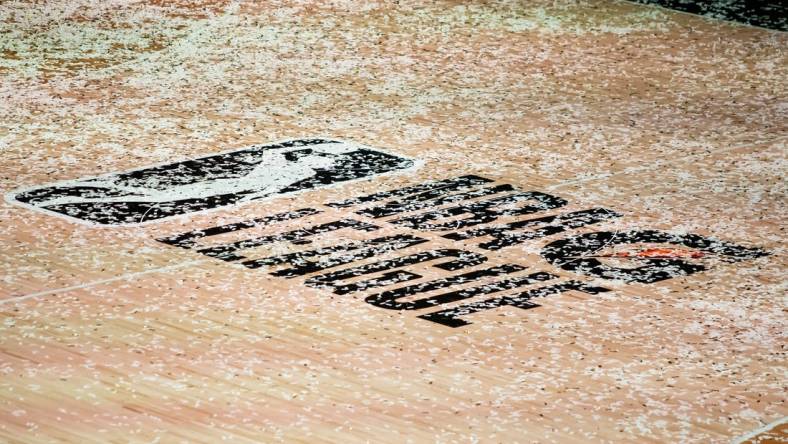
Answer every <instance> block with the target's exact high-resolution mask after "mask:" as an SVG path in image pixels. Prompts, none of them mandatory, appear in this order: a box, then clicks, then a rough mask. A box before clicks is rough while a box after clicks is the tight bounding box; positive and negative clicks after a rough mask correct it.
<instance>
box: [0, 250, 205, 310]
mask: <svg viewBox="0 0 788 444" xmlns="http://www.w3.org/2000/svg"><path fill="white" fill-rule="evenodd" d="M207 262H209V261H208V260H207V259H200V260H194V261H186V262H181V263H179V264H173V265H167V266H164V267H158V268H153V269H150V270H143V271H135V272H132V273H126V274H122V275H120V276H115V277H111V278H107V279H100V280H97V281H91V282H85V283H84V284H78V285H71V286H68V287H60V288H53V289H51V290H44V291H39V292H36V293H29V294H25V295H22V296H16V297H10V298H8V299H3V300H0V305H3V304H10V303H12V302H21V301H24V300H27V299H33V298H37V297H39V296H49V295H52V294H57V293H65V292H69V291H73V290H82V289H85V288H90V287H94V286H96V285H101V284H107V283H110V282H116V281H122V280H126V279H131V278H135V277H137V276H143V275H146V274H152V273H161V272H166V271H170V270H177V269H179V268H184V267H188V266H191V265H198V264H203V263H207Z"/></svg>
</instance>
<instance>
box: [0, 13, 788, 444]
mask: <svg viewBox="0 0 788 444" xmlns="http://www.w3.org/2000/svg"><path fill="white" fill-rule="evenodd" d="M786 44H788V35H787V34H785V33H780V32H776V31H768V30H764V29H757V28H751V27H746V26H741V25H735V24H731V23H723V22H714V21H710V20H706V19H701V18H697V17H692V16H689V15H685V14H676V13H671V12H668V11H665V10H660V9H654V8H651V7H648V6H643V5H635V4H630V3H625V2H607V1H601V0H599V1H597V0H590V1H583V2H572V1H553V0H550V1H535V2H515V1H511V2H462V1H441V2H417V1H400V2H376V1H365V2H350V1H342V0H337V1H332V2H302V1H273V2H231V1H218V0H217V1H178V2H163V1H133V0H112V1H106V2H88V1H82V0H59V1H55V0H52V1H45V2H34V1H13V2H2V3H0V152H2V154H3V156H2V157H1V158H0V192H2V193H3V194H5V193H9V192H12V191H13V190H15V189H18V188H21V187H31V186H35V185H42V184H47V183H51V182H55V181H60V180H71V179H78V178H81V177H87V176H95V175H99V174H103V173H110V172H116V171H124V170H129V169H134V168H141V167H144V166H147V165H151V164H155V163H167V162H176V161H179V160H183V159H188V158H194V157H199V156H206V155H209V154H211V153H216V152H220V151H227V150H231V149H234V148H241V147H244V146H249V145H252V144H258V143H266V142H270V141H277V140H283V139H289V138H300V137H313V136H328V137H333V138H337V139H343V140H351V141H355V142H359V143H363V144H365V145H369V146H371V147H376V148H380V149H384V150H387V151H389V152H392V153H395V154H401V155H403V156H406V157H410V158H416V159H420V160H421V161H423V165H422V166H421V167H420V168H419V169H416V170H413V171H408V172H405V173H402V174H394V175H388V176H385V177H378V178H373V179H371V180H367V181H362V182H355V183H348V184H345V185H341V186H337V187H333V188H326V189H319V190H314V191H310V192H308V193H303V194H298V195H293V196H283V197H278V198H273V199H268V200H260V201H252V202H248V203H244V204H242V205H236V206H231V207H225V208H221V209H219V210H217V211H213V212H210V213H198V214H192V215H188V216H184V217H176V218H173V219H168V220H163V221H161V222H160V223H155V224H150V225H144V226H136V227H135V226H131V227H116V228H112V227H101V228H96V227H87V226H82V225H77V224H74V223H72V222H69V221H67V220H64V219H60V218H58V217H54V216H51V215H47V214H41V213H38V212H34V211H30V210H28V209H25V208H21V207H19V206H15V205H12V204H11V203H8V202H0V220H1V221H2V223H1V224H0V269H1V270H2V272H1V273H0V318H2V323H0V441H3V442H9V443H52V442H73V443H92V442H96V443H99V442H100V443H106V442H118V443H120V442H163V443H170V442H173V443H176V442H201V443H202V442H204V443H216V442H233V443H236V442H237V443H247V442H248V443H253V442H278V441H281V442H310V443H312V442H392V443H393V442H507V443H508V442H528V443H572V442H577V443H586V442H600V443H602V442H606V443H619V442H638V443H648V442H654V443H662V442H687V443H710V442H711V443H728V442H731V441H732V440H734V439H736V438H737V437H741V436H744V435H746V434H747V433H749V432H751V431H753V430H757V429H759V428H761V427H763V426H764V425H766V424H770V423H772V422H774V421H775V420H778V419H780V418H784V417H786V416H788V407H786V405H785V393H786V381H787V379H786V364H785V362H786V361H785V347H786V336H785V325H786V299H785V282H786V273H785V270H786V255H785V229H786V227H785V220H786V216H788V214H786V208H785V201H786V186H785V176H786V157H785V153H786V147H785V143H786V140H788V125H786V122H788V120H787V119H786V110H787V109H788V107H787V106H786V96H785V91H786V90H788V88H786V87H787V86H788V84H787V83H788V81H787V80H786V79H788V76H787V74H788V73H787V72H786V71H787V70H788V68H787V67H788V60H786V55H785V48H786ZM468 174H474V175H479V176H482V177H485V178H489V179H491V180H493V181H494V183H495V184H511V185H513V186H515V187H517V188H518V189H520V190H524V191H531V190H535V191H541V192H545V193H550V194H552V195H555V196H560V197H561V198H564V199H566V200H567V201H568V203H567V205H566V206H565V207H563V208H561V211H562V212H564V211H579V210H583V209H588V208H595V207H603V208H608V209H610V210H613V211H615V212H617V213H620V215H621V217H619V218H616V219H612V220H606V221H602V222H600V223H599V224H597V225H594V226H588V227H582V228H579V229H577V230H574V231H573V233H587V232H591V231H596V230H608V231H625V230H632V229H654V230H665V231H671V232H678V233H697V234H700V235H703V236H709V237H714V238H717V239H722V240H724V241H728V242H732V243H736V244H739V245H742V246H745V247H758V248H762V249H764V250H765V251H768V253H769V255H768V256H764V257H759V258H756V259H752V260H746V261H741V262H736V263H729V262H724V261H718V262H714V263H710V264H709V266H708V269H707V270H705V271H703V272H701V273H696V274H693V275H690V276H683V277H677V278H674V279H670V280H665V281H661V282H657V283H654V284H638V283H630V284H625V283H622V282H605V285H606V286H607V287H608V288H610V289H611V291H609V292H606V293H600V294H597V295H590V294H586V293H582V292H577V291H572V292H566V293H562V294H561V295H558V296H554V297H549V298H542V299H540V300H539V304H540V307H537V308H533V309H528V310H523V309H521V308H517V307H513V306H508V307H499V308H496V309H494V310H487V311H483V312H480V313H475V314H473V315H469V316H468V318H467V319H468V320H470V321H471V322H472V324H471V325H468V326H465V327H462V328H456V329H454V328H448V327H445V326H442V325H439V324H436V323H433V322H429V321H425V320H424V319H420V318H419V317H418V315H419V314H421V312H419V313H414V312H408V311H395V310H387V309H384V308H380V307H376V306H373V305H370V304H368V303H366V302H365V300H364V299H365V297H366V296H368V295H369V294H371V293H373V292H369V291H368V292H360V293H352V294H346V295H338V294H334V293H332V292H330V291H328V290H325V289H317V288H312V287H309V286H308V285H306V280H307V279H308V278H309V276H304V277H296V278H293V279H284V278H280V277H275V276H271V275H270V274H269V273H268V272H267V271H266V270H262V269H258V270H252V269H248V268H246V267H244V266H241V265H239V264H238V263H229V262H224V261H222V260H218V259H215V258H211V257H207V256H205V255H202V254H199V253H198V252H196V251H195V250H188V249H182V248H176V247H173V246H171V245H166V244H164V243H162V242H159V241H157V240H156V239H158V238H162V237H166V236H172V235H175V234H178V233H183V232H186V231H190V230H195V229H204V228H208V227H213V226H216V225H220V224H227V223H233V222H238V221H244V220H249V219H253V218H259V217H264V216H267V215H271V214H275V213H281V212H287V211H292V210H295V209H299V208H307V207H314V208H319V209H320V210H321V213H320V214H316V215H314V216H309V217H306V218H303V219H298V220H292V221H286V222H283V223H281V224H277V225H272V226H265V227H258V228H255V229H254V230H252V231H249V232H244V233H230V234H226V235H223V237H217V238H215V239H206V240H205V242H208V243H211V242H214V243H219V242H231V241H233V240H237V239H239V238H241V237H242V236H245V235H249V233H252V232H254V233H255V234H256V235H258V236H262V235H265V234H272V233H277V232H281V231H284V230H295V229H299V228H302V227H304V226H311V225H314V224H320V223H327V222H331V221H334V220H338V219H341V218H344V217H350V216H352V217H355V218H359V220H364V221H365V222H368V223H379V224H380V225H381V227H382V228H381V229H380V230H379V231H378V232H376V233H375V235H376V236H384V235H394V234H397V233H401V232H403V231H402V230H403V229H400V228H397V227H395V226H394V225H392V224H391V223H389V222H390V221H391V220H393V219H394V218H393V217H389V218H383V219H380V220H377V219H372V218H368V217H366V218H365V217H364V216H359V215H354V213H353V212H352V211H353V209H343V208H330V207H326V206H324V205H323V204H325V203H327V202H335V201H340V200H343V199H346V198H349V197H357V196H362V195H366V194H371V193H376V192H380V191H385V190H391V189H396V188H400V187H406V186H412V185H418V184H421V183H423V182H426V181H430V180H438V179H446V178H452V177H457V176H461V175H468ZM556 212H557V211H552V212H549V214H555V213H556ZM510 220H513V218H510V219H506V221H510ZM408 230H409V229H407V230H405V231H404V232H407V233H409V234H414V235H416V234H418V235H419V236H423V237H424V238H425V239H427V240H428V243H427V244H426V246H425V245H418V246H413V247H409V249H406V250H403V251H405V252H408V253H412V252H418V251H423V250H424V249H427V248H463V249H467V250H468V251H473V252H478V253H484V254H486V255H487V256H488V258H489V260H488V262H486V263H485V264H484V267H491V266H496V265H503V264H509V263H515V264H518V265H522V266H524V267H528V268H527V270H525V272H524V273H536V272H540V271H543V272H548V273H552V274H555V275H556V276H559V278H560V279H576V278H578V276H577V275H576V273H573V272H571V271H567V270H564V269H560V268H558V267H554V266H552V265H550V264H549V263H548V262H546V261H545V260H544V259H543V258H542V257H541V256H540V251H541V249H542V247H543V246H545V245H546V244H548V243H550V242H551V241H554V240H556V239H558V238H560V236H554V237H550V236H548V237H545V238H542V239H537V240H534V241H531V242H526V243H522V244H518V245H515V246H511V247H507V248H504V249H501V250H498V251H496V252H494V253H492V252H488V251H483V250H481V249H479V248H478V245H477V244H478V242H475V241H473V240H465V241H451V240H449V239H446V238H444V237H442V236H441V235H440V233H434V232H432V233H431V232H423V231H418V232H417V231H416V230H410V231H408ZM369 237H370V236H369V235H368V234H365V233H360V232H357V231H353V230H347V229H346V230H342V231H336V232H331V233H327V234H325V235H324V236H323V237H321V238H319V239H315V245H316V246H324V245H325V246H330V245H335V244H336V243H337V242H340V241H342V242H344V241H348V240H357V241H358V240H364V239H369ZM304 248H307V247H305V246H293V245H286V244H277V245H269V246H261V247H258V248H257V249H255V250H254V251H249V254H250V257H262V256H264V255H266V254H283V253H288V252H292V251H295V250H296V249H304ZM393 257H397V253H395V252H390V253H385V254H382V255H379V256H376V257H369V258H366V259H363V260H361V261H359V262H358V263H354V264H353V265H358V264H368V263H372V262H375V261H378V260H382V259H388V258H393ZM478 268H483V267H481V266H479V267H476V268H474V269H478ZM408 270H413V271H416V272H418V273H419V274H420V275H422V276H424V278H423V280H429V279H436V278H440V277H444V276H446V273H445V272H442V271H440V270H437V269H436V268H435V267H432V266H431V264H427V263H425V264H420V265H416V266H413V267H410V268H408ZM594 282H598V280H594ZM471 286H472V284H463V285H460V286H458V287H456V288H469V287H471ZM526 288H529V287H526ZM434 294H437V293H434ZM479 299H483V298H479ZM474 300H477V299H474ZM460 303H461V302H457V303H454V304H453V305H451V306H457V305H459V304H460ZM785 437H786V433H785V428H784V427H778V428H776V429H775V430H773V431H771V432H767V434H766V435H764V437H761V438H757V439H760V441H758V440H757V439H756V438H753V439H756V440H755V441H753V442H762V443H765V442H772V441H774V442H783V441H784V440H785ZM769 440H772V441H769ZM780 440H782V441H780Z"/></svg>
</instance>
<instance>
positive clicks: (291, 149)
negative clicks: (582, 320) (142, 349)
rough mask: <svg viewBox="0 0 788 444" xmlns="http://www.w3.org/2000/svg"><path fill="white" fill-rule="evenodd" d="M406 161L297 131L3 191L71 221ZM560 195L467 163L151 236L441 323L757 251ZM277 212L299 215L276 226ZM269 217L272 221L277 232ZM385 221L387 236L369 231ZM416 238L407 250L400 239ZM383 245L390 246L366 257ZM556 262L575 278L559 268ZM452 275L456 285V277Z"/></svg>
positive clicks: (166, 214)
mask: <svg viewBox="0 0 788 444" xmlns="http://www.w3.org/2000/svg"><path fill="white" fill-rule="evenodd" d="M415 165H416V161H414V160H413V159H408V158H405V157H402V156H397V155H393V154H390V153H386V152H383V151H380V150H377V149H372V148H369V147H366V146H363V145H359V144H355V143H348V142H342V141H335V140H327V139H299V140H291V141H287V142H282V143H276V144H269V145H255V146H252V147H249V148H245V149H241V150H235V151H231V152H226V153H220V154H216V155H211V156H207V157H202V158H196V159H190V160H185V161H181V162H176V163H170V164H164V165H157V166H151V167H147V168H142V169H137V170H132V171H127V172H122V173H113V174H107V175H104V176H99V177H93V178H85V179H79V180H73V181H65V182H58V183H54V184H50V185H45V186H38V187H33V188H29V189H24V190H18V191H16V192H14V193H11V194H9V195H7V196H6V199H7V200H8V201H10V202H12V203H15V204H21V205H24V206H26V207H28V208H31V209H35V210H37V211H43V212H47V213H50V214H54V215H57V216H60V217H65V218H68V219H71V220H75V221H78V222H80V223H85V224H90V225H103V226H127V225H139V224H145V223H155V222H156V221H160V220H162V219H166V218H170V217H174V216H179V215H187V214H191V213H196V212H201V211H206V210H211V209H214V208H220V207H225V206H228V205H232V204H240V203H243V202H249V201H254V200H259V199H264V198H270V197H275V196H282V195H288V194H292V193H298V192H304V191H308V190H312V189H317V188H322V187H327V186H331V185H336V184H341V183H343V182H348V181H353V180H359V179H367V178H371V177H374V176H377V175H381V174H386V173H392V172H397V171H402V170H405V169H410V168H413V167H414V166H415ZM567 204H568V201H567V200H566V199H564V198H562V197H559V196H553V195H550V194H547V193H543V192H539V191H535V190H520V189H517V188H516V187H514V186H512V185H509V184H501V183H496V182H495V181H493V180H490V179H488V178H484V177H479V176H472V175H466V176H460V177H455V178H449V179H445V180H438V181H430V182H426V183H420V184H415V185H411V186H407V187H404V188H399V189H394V190H384V191H380V192H377V193H374V194H370V195H365V196H359V197H353V198H349V199H346V200H343V201H339V202H328V203H325V204H323V205H317V206H312V207H306V208H299V209H295V210H292V211H288V212H284V213H278V214H268V215H262V216H261V217H259V218H255V219H251V220H245V221H241V222H236V223H232V224H227V225H219V226H213V227H207V228H200V229H195V230H193V231H189V232H186V233H178V234H175V235H171V236H167V237H165V238H161V239H158V241H160V242H163V243H165V244H168V245H171V246H175V247H180V248H185V249H189V250H193V251H195V252H196V253H199V254H202V255H205V256H208V257H212V258H215V259H217V260H221V261H226V262H232V263H237V264H240V265H242V266H243V267H245V268H248V269H250V270H256V272H266V273H269V274H270V275H272V276H276V277H280V278H282V279H292V280H298V279H300V280H301V281H302V283H303V285H306V286H309V287H313V288H320V289H324V290H325V291H329V292H332V293H334V294H337V295H345V294H352V293H357V294H363V295H364V300H365V301H366V302H367V303H369V304H371V305H374V306H377V307H380V308H382V309H388V310H398V311H413V312H414V313H415V314H416V315H417V316H418V317H419V318H421V319H424V320H427V321H432V322H435V323H438V324H441V325H445V326H448V327H461V326H464V325H468V324H470V323H471V322H470V321H469V318H470V317H471V316H470V315H472V314H473V313H477V312H481V311H488V310H494V309H495V308H498V307H502V306H513V307H518V308H521V309H524V310H529V309H533V308H536V307H539V305H538V301H539V300H540V299H541V298H545V297H550V296H557V295H560V294H561V293H565V292H569V291H575V292H581V293H585V294H588V295H595V294H599V293H603V292H608V291H611V290H610V289H608V288H605V287H604V286H600V285H599V284H598V282H599V281H600V280H602V281H604V280H615V281H618V282H622V281H623V282H627V283H640V284H652V283H655V282H659V281H663V280H666V279H671V278H674V277H678V276H687V275H691V274H694V273H698V272H701V271H703V270H705V269H706V268H707V265H708V264H710V263H712V262H714V261H717V262H737V261H742V260H747V259H754V258H758V257H762V256H765V255H767V253H766V252H764V251H763V250H761V249H758V248H748V247H743V246H739V245H736V244H732V243H728V242H724V241H721V240H717V239H713V238H708V237H704V236H701V235H697V234H686V233H682V234H679V233H670V232H665V231H660V230H649V229H633V230H627V231H615V232H613V231H604V230H602V231H588V230H587V229H586V230H583V232H582V233H581V232H578V231H577V230H578V229H580V228H586V227H591V228H593V225H595V224H598V223H600V222H603V221H609V220H613V219H617V218H620V217H621V215H620V214H618V213H616V212H615V211H613V210H610V209H607V208H588V209H583V210H579V211H562V207H565V206H566V205H567ZM337 211H340V212H341V213H338V214H341V215H340V216H338V217H337V218H336V219H335V220H329V221H328V222H319V223H317V222H314V223H310V222H305V221H308V220H309V218H310V217H312V216H317V215H325V214H326V213H330V212H337ZM288 221H298V222H303V223H301V224H300V225H299V227H298V228H296V229H292V228H290V229H286V228H284V223H285V222H288ZM288 223H289V222H288ZM277 224H279V226H280V227H282V228H281V229H278V230H277V228H278V227H277ZM267 226H270V227H272V229H273V230H274V231H275V233H274V234H268V235H263V236H260V235H255V234H251V233H252V230H250V231H249V233H250V234H249V235H248V236H246V237H243V236H241V237H243V238H242V239H240V240H235V241H233V242H228V243H222V244H218V245H217V244H211V245H207V244H205V243H202V241H204V240H206V239H207V238H211V237H213V236H219V235H222V234H228V233H235V234H238V235H243V234H244V230H249V229H252V228H256V227H267ZM339 230H351V231H354V232H356V233H357V234H358V235H359V237H361V238H362V239H361V240H347V239H345V238H344V237H343V236H338V235H337V236H334V237H333V238H332V239H334V240H335V241H336V242H335V243H334V244H333V245H327V246H321V247H316V248H309V244H311V243H312V242H313V241H314V240H315V239H317V238H319V237H320V236H322V235H324V234H329V235H331V234H335V233H334V232H337V231H339ZM383 232H385V233H388V234H385V235H384V234H379V233H383ZM392 233H393V234H392ZM436 237H437V239H439V242H438V243H439V244H440V243H442V244H444V245H445V244H446V242H441V241H440V240H441V239H445V240H446V241H450V243H449V245H452V247H451V248H446V247H441V245H433V244H435V242H436V241H435V239H436ZM545 240H546V241H547V243H546V245H544V246H542V247H541V249H540V256H541V258H542V259H543V260H544V265H547V266H548V269H547V270H544V271H534V269H533V265H534V264H523V263H517V262H514V263H503V264H498V265H488V266H485V262H487V261H488V260H489V258H491V257H493V256H494V255H496V252H498V251H499V250H505V249H507V248H511V247H514V246H518V245H519V246H523V245H527V244H529V243H532V244H533V243H535V242H544V241H545ZM282 243H284V244H289V245H290V248H289V249H290V250H292V249H296V248H302V247H304V246H306V248H305V249H300V250H299V251H297V252H288V253H285V254H278V255H272V256H264V257H254V256H253V255H252V256H251V257H249V256H246V255H245V254H248V253H245V251H248V250H252V249H255V248H258V247H265V246H272V245H274V244H282ZM416 245H419V246H420V247H419V248H418V250H419V251H418V252H415V253H414V252H408V251H404V250H406V249H409V248H410V247H413V246H416ZM457 245H460V246H461V247H458V246H457ZM401 250H403V251H401ZM411 251H412V249H411ZM381 255H386V257H388V258H387V259H385V260H378V261H374V259H373V261H372V262H368V259H370V258H376V257H378V256H381ZM413 266H420V267H422V268H423V267H425V266H427V267H428V269H430V270H431V271H432V272H433V273H431V274H433V275H437V277H436V278H433V279H430V280H426V281H424V280H423V277H424V276H423V275H421V274H419V270H414V269H413ZM549 267H552V269H550V268H549ZM526 269H528V270H527V271H526ZM557 270H563V271H568V272H569V273H563V274H569V275H571V276H575V277H574V278H566V277H561V276H558V275H557V274H555V273H556V272H557ZM417 280H418V281H419V282H413V281H417ZM591 281H593V282H594V283H592V282H591ZM403 284H404V285H403ZM466 284H470V285H471V286H470V287H468V286H467V285H466ZM459 285H462V286H463V288H462V289H457V287H458V286H459ZM452 287H453V288H452ZM523 287H527V288H523ZM470 299H473V300H472V301H469V300H470ZM457 303H459V304H457ZM448 304H452V305H450V306H449V305H448Z"/></svg>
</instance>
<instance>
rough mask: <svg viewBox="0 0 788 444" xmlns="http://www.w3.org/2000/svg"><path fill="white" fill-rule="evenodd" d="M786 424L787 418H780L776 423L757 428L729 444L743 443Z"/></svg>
mask: <svg viewBox="0 0 788 444" xmlns="http://www.w3.org/2000/svg"><path fill="white" fill-rule="evenodd" d="M786 422H788V416H785V417H782V418H780V419H778V420H777V421H774V422H770V423H769V424H766V425H765V426H763V427H759V428H757V429H755V430H753V431H751V432H749V433H746V434H744V435H742V436H740V437H738V438H736V439H734V440H733V441H731V444H741V443H743V442H745V441H747V440H750V439H752V438H755V437H756V436H758V435H760V434H761V433H765V432H768V431H769V430H771V429H773V428H775V427H777V426H779V425H782V424H785V423H786Z"/></svg>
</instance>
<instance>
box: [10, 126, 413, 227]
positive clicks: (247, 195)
mask: <svg viewBox="0 0 788 444" xmlns="http://www.w3.org/2000/svg"><path fill="white" fill-rule="evenodd" d="M414 163H415V162H414V161H413V160H412V159H407V158H405V157H401V156H396V155H393V154H388V153H385V152H382V151H380V150H376V149H372V148H369V147H366V146H363V145H359V144H355V143H349V142H342V141H336V140H327V139H300V140H290V141H286V142H281V143H276V144H269V145H255V146H251V147H249V148H244V149H240V150H236V151H232V152H226V153H221V154H216V155H211V156H207V157H201V158H197V159H190V160H185V161H182V162H176V163H170V164H166V165H158V166H152V167H147V168H142V169H137V170H132V171H127V172H123V173H113V174H107V175H104V176H99V177H93V178H85V179H78V180H72V181H66V182H58V183H54V184H50V185H45V186H40V187H35V188H30V189H26V190H19V191H16V192H14V193H11V194H10V195H8V196H7V200H9V201H10V202H12V203H14V202H15V203H21V204H24V205H26V206H29V207H33V208H35V209H38V210H44V211H47V212H50V213H53V214H56V215H58V216H65V217H69V218H72V219H76V220H78V221H80V222H87V223H92V224H100V225H134V224H140V223H144V222H150V221H155V220H160V219H164V218H167V217H171V216H177V215H182V214H188V213H195V212H199V211H205V210H210V209H214V208H218V207H223V206H227V205H232V204H239V203H242V202H248V201H251V200H257V199H263V198H267V197H273V196H279V195H283V194H290V193H296V192H299V191H305V190H310V189H315V188H322V187H327V186H331V185H334V184H338V183H342V182H348V181H351V180H357V179H363V178H368V177H373V176H377V175H380V174H384V173H389V172H392V171H397V170H402V169H406V168H410V167H412V166H414Z"/></svg>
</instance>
